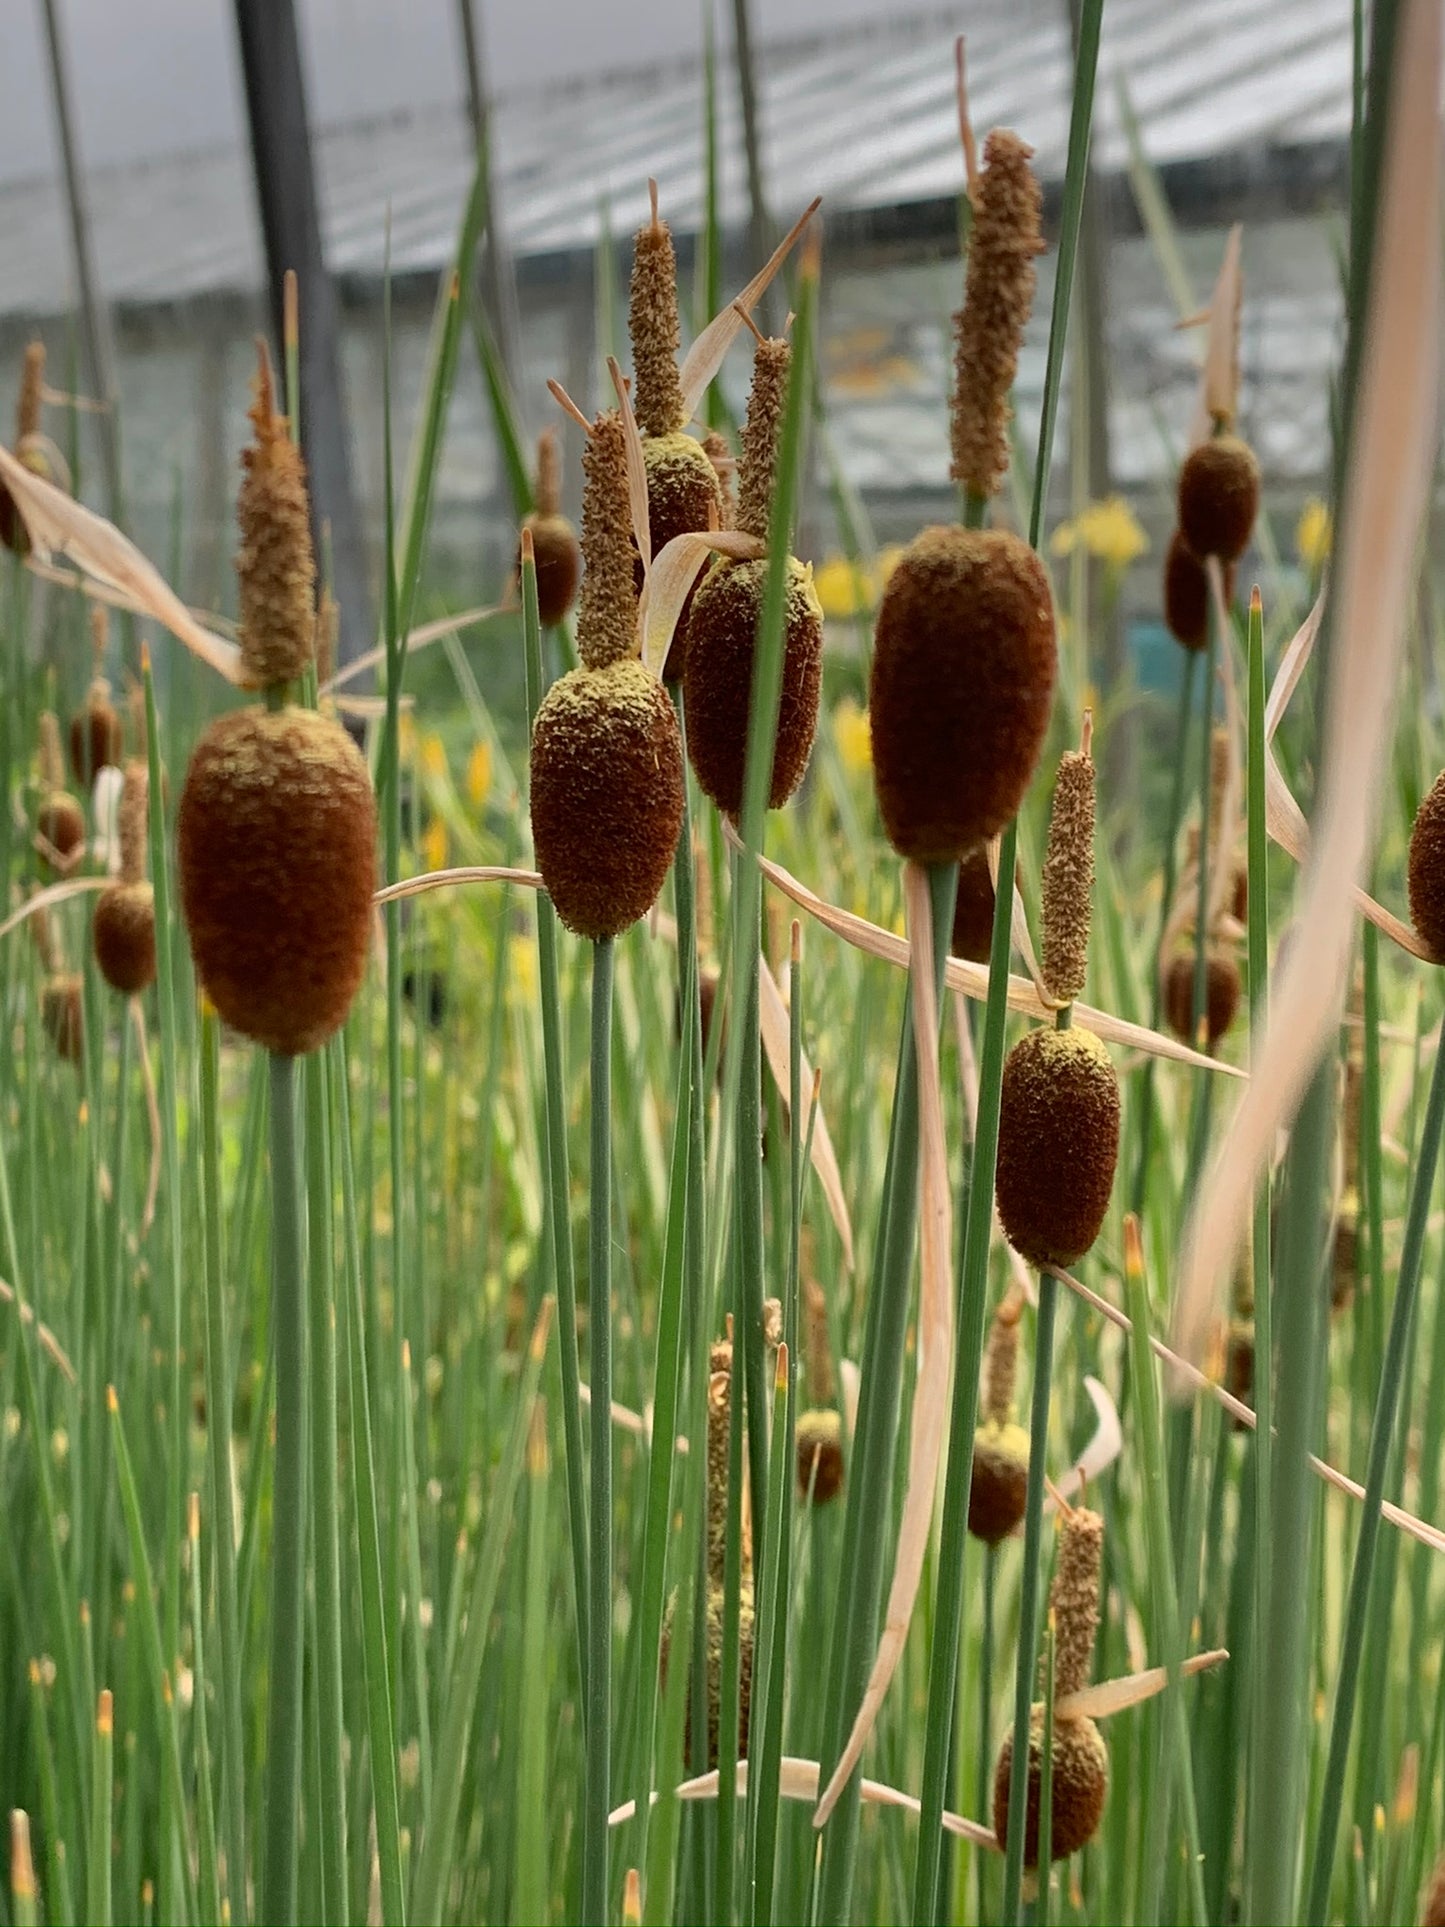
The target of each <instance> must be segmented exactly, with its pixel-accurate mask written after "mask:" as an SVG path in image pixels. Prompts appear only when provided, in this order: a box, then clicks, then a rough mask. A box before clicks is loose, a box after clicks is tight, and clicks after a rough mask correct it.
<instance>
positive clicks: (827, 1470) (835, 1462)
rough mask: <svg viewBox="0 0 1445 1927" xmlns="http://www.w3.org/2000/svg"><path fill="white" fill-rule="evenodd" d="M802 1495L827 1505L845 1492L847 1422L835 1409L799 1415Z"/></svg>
mask: <svg viewBox="0 0 1445 1927" xmlns="http://www.w3.org/2000/svg"><path fill="white" fill-rule="evenodd" d="M797 1448H798V1494H799V1497H800V1498H804V1499H806V1498H808V1497H810V1496H811V1498H812V1501H813V1504H814V1505H827V1504H828V1502H829V1500H830V1499H836V1498H837V1496H838V1494H839V1493H840V1492H841V1491H842V1490H843V1421H842V1419H841V1417H840V1416H839V1414H838V1413H837V1412H835V1411H833V1410H832V1409H831V1408H825V1409H819V1408H814V1409H812V1410H810V1411H806V1412H800V1413H799V1414H798V1431H797Z"/></svg>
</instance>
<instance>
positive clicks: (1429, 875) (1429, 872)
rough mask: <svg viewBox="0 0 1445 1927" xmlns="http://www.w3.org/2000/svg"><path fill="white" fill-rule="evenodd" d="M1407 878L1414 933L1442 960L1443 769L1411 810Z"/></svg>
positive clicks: (1444, 958) (1444, 919)
mask: <svg viewBox="0 0 1445 1927" xmlns="http://www.w3.org/2000/svg"><path fill="white" fill-rule="evenodd" d="M1407 881H1408V886H1409V892H1410V921H1411V922H1412V923H1413V924H1414V926H1415V932H1416V935H1417V936H1418V937H1419V938H1420V940H1421V942H1422V943H1423V944H1424V945H1425V947H1426V949H1427V950H1429V951H1430V952H1431V953H1432V955H1433V956H1434V958H1435V960H1436V962H1437V963H1445V770H1442V771H1441V773H1440V774H1439V775H1438V776H1437V777H1436V778H1435V783H1434V786H1433V788H1432V789H1431V791H1430V793H1429V795H1428V796H1427V797H1426V798H1425V800H1424V802H1423V803H1422V804H1421V805H1420V807H1419V809H1418V810H1417V811H1416V812H1415V823H1414V827H1413V828H1412V830H1411V831H1410V861H1409V870H1408V878H1407Z"/></svg>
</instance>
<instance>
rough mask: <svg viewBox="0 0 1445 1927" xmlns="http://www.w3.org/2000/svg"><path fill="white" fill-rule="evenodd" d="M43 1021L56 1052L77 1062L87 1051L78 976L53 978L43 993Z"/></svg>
mask: <svg viewBox="0 0 1445 1927" xmlns="http://www.w3.org/2000/svg"><path fill="white" fill-rule="evenodd" d="M40 1021H41V1023H42V1024H44V1026H45V1034H46V1036H47V1037H48V1038H49V1039H50V1042H51V1045H52V1046H53V1048H54V1050H55V1055H56V1056H57V1057H60V1058H63V1059H64V1060H65V1062H66V1063H67V1064H78V1063H79V1062H80V1060H81V1057H82V1056H83V1054H84V1051H85V998H84V995H83V992H82V989H81V981H80V978H79V977H76V976H64V977H52V978H51V979H50V981H49V983H47V984H46V986H45V988H44V989H43V990H42V991H41V993H40Z"/></svg>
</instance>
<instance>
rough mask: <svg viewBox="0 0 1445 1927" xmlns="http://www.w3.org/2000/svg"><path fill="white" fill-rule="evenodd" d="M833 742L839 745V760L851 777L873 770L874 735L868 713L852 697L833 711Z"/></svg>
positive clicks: (845, 699)
mask: <svg viewBox="0 0 1445 1927" xmlns="http://www.w3.org/2000/svg"><path fill="white" fill-rule="evenodd" d="M833 740H834V742H836V743H837V745H838V759H839V761H840V762H841V763H842V765H843V767H844V769H845V770H847V772H848V774H849V775H850V776H859V775H861V774H862V773H863V771H864V770H866V769H871V768H872V766H873V735H872V731H871V730H870V729H869V727H868V712H867V710H866V709H860V708H859V707H858V704H857V703H856V701H855V700H854V699H853V697H852V696H845V697H844V698H843V700H842V701H841V702H840V703H839V704H838V706H837V708H836V709H835V710H834V711H833Z"/></svg>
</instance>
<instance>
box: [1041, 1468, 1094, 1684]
mask: <svg viewBox="0 0 1445 1927" xmlns="http://www.w3.org/2000/svg"><path fill="white" fill-rule="evenodd" d="M1103 1559H1104V1521H1103V1520H1102V1519H1101V1518H1100V1517H1099V1515H1098V1513H1097V1512H1090V1511H1089V1510H1088V1508H1087V1507H1086V1506H1080V1507H1078V1508H1077V1509H1076V1510H1075V1511H1073V1512H1066V1513H1065V1514H1064V1516H1063V1523H1062V1525H1061V1526H1060V1528H1059V1560H1058V1565H1057V1566H1056V1567H1055V1570H1054V1583H1053V1588H1052V1590H1051V1591H1050V1593H1049V1604H1050V1606H1051V1607H1052V1609H1053V1615H1054V1690H1055V1692H1056V1693H1057V1694H1058V1696H1059V1698H1060V1699H1062V1698H1063V1697H1064V1696H1065V1694H1067V1693H1079V1692H1082V1691H1083V1689H1084V1688H1085V1687H1086V1686H1087V1685H1088V1683H1089V1676H1090V1674H1091V1673H1092V1671H1093V1667H1094V1634H1095V1632H1096V1631H1097V1630H1098V1625H1099V1573H1100V1570H1101V1568H1102V1565H1103Z"/></svg>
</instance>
